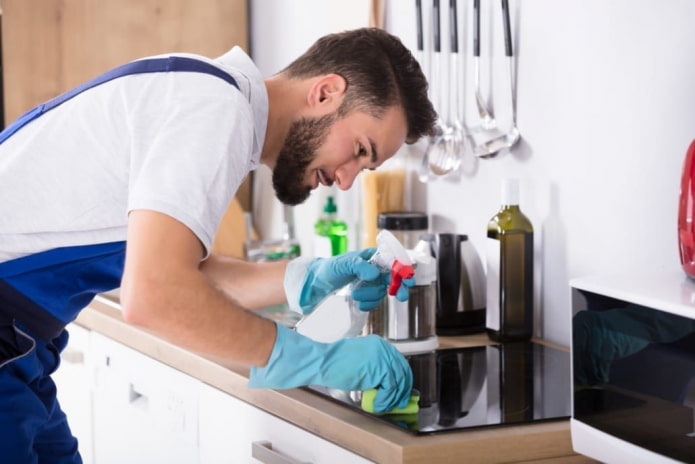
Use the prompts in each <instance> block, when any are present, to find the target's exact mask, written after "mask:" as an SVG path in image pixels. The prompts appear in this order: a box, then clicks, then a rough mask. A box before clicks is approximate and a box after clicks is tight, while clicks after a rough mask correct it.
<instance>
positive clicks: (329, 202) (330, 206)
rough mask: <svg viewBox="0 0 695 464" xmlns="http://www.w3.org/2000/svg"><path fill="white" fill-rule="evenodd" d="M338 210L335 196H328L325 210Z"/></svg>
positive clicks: (330, 211)
mask: <svg viewBox="0 0 695 464" xmlns="http://www.w3.org/2000/svg"><path fill="white" fill-rule="evenodd" d="M336 211H338V207H337V206H335V203H333V197H330V196H329V197H327V198H326V206H324V207H323V212H324V213H328V214H331V213H335V212H336Z"/></svg>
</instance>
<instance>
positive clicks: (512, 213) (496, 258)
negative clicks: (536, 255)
mask: <svg viewBox="0 0 695 464" xmlns="http://www.w3.org/2000/svg"><path fill="white" fill-rule="evenodd" d="M485 326H486V328H487V333H488V336H489V337H490V338H491V339H492V340H494V341H498V342H507V341H516V340H528V339H530V338H531V336H532V335H533V226H532V225H531V221H529V219H528V218H527V217H526V216H525V215H524V214H523V213H522V212H521V210H520V209H519V184H518V181H517V180H516V179H509V180H507V181H505V183H504V184H503V186H502V206H501V208H500V210H499V211H498V212H497V214H496V215H495V216H494V217H493V218H492V219H490V222H489V223H488V226H487V308H486V317H485Z"/></svg>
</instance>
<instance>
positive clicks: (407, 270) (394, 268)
mask: <svg viewBox="0 0 695 464" xmlns="http://www.w3.org/2000/svg"><path fill="white" fill-rule="evenodd" d="M414 275H415V268H413V266H411V265H410V264H403V263H401V262H400V261H399V260H397V259H394V260H393V264H392V265H391V283H390V284H389V289H388V293H389V295H391V296H394V295H395V294H396V292H398V288H399V287H400V286H401V282H402V281H403V279H410V278H412V277H413V276H414Z"/></svg>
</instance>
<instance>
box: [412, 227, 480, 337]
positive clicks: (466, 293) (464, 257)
mask: <svg viewBox="0 0 695 464" xmlns="http://www.w3.org/2000/svg"><path fill="white" fill-rule="evenodd" d="M421 239H423V240H426V241H428V242H429V243H430V250H431V252H432V255H433V256H434V257H435V258H437V313H436V331H437V335H460V334H469V333H476V332H483V331H484V330H485V294H486V281H485V271H484V269H483V263H482V261H481V259H480V256H479V255H478V252H477V251H476V250H475V247H474V246H473V244H472V243H471V242H470V241H469V240H468V236H467V235H461V234H427V235H423V236H421Z"/></svg>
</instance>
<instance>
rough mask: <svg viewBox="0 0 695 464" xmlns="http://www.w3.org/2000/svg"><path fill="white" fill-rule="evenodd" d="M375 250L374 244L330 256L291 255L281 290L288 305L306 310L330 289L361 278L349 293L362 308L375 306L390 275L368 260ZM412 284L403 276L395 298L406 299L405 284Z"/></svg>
mask: <svg viewBox="0 0 695 464" xmlns="http://www.w3.org/2000/svg"><path fill="white" fill-rule="evenodd" d="M375 252H376V248H366V249H364V250H360V251H351V252H349V253H344V254H341V255H338V256H334V257H332V258H314V259H308V258H296V259H294V260H293V261H291V262H290V263H289V264H288V266H287V271H286V272H285V293H286V294H287V300H288V302H289V305H290V308H292V309H294V310H295V311H296V310H298V309H299V310H300V311H301V312H302V314H308V313H310V312H311V311H312V310H313V309H314V307H315V306H316V305H317V304H318V303H319V302H320V301H321V300H323V299H324V298H325V297H326V296H328V295H329V294H330V293H332V292H333V291H335V290H338V289H340V288H342V287H344V286H346V285H347V284H349V283H350V282H352V281H355V280H361V281H362V284H360V285H359V286H358V287H357V288H355V289H354V290H353V292H352V295H351V296H352V298H353V299H354V300H355V301H356V302H357V305H358V307H359V308H360V309H361V310H362V311H369V310H372V309H374V308H376V307H377V306H378V305H379V302H381V300H382V299H383V298H384V297H385V296H386V289H387V286H388V284H389V282H390V280H391V275H390V273H389V272H381V271H380V270H379V268H378V267H377V266H376V265H375V264H372V263H370V262H369V259H370V258H371V257H372V255H373V254H374V253H375ZM414 284H415V280H414V279H403V282H402V283H401V286H400V287H399V289H398V292H397V293H396V298H398V299H399V300H400V301H405V300H407V299H408V287H411V286H413V285H414Z"/></svg>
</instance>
